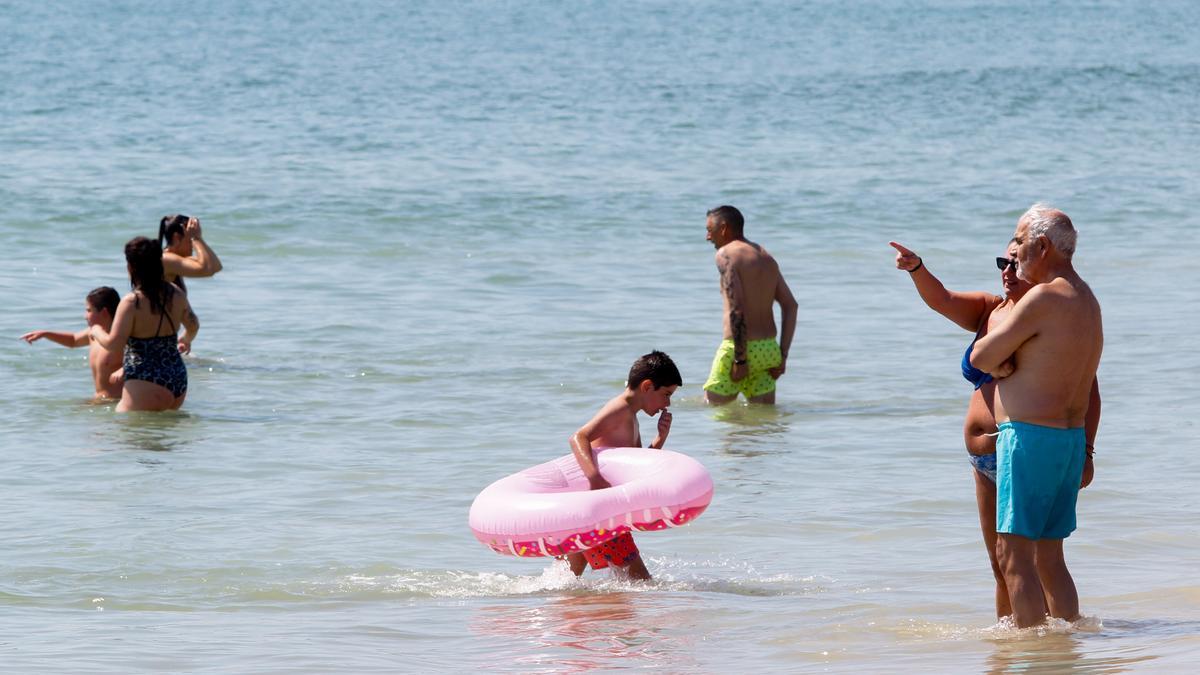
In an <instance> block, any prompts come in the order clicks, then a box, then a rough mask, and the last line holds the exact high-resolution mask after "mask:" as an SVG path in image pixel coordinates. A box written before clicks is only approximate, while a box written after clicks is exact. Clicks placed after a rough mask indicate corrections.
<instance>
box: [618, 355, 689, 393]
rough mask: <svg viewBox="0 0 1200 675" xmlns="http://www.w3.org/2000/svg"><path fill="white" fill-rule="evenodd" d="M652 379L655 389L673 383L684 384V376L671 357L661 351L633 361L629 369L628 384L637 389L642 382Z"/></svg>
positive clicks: (676, 384)
mask: <svg viewBox="0 0 1200 675" xmlns="http://www.w3.org/2000/svg"><path fill="white" fill-rule="evenodd" d="M646 380H650V381H651V382H652V383H653V384H654V388H655V389H661V388H663V387H669V386H671V385H675V386H677V387H678V386H682V385H683V378H682V377H680V375H679V369H678V368H676V367H675V362H674V361H672V360H671V357H669V356H667V355H666V354H664V353H662V352H660V351H653V352H650V353H649V354H646V355H645V356H643V357H641V358H640V359H638V360H637V361H634V362H633V367H632V368H630V369H629V379H628V381H627V384H626V386H628V387H629V388H630V389H637V388H638V385H640V384H641V383H642V382H644V381H646Z"/></svg>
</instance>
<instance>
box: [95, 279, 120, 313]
mask: <svg viewBox="0 0 1200 675" xmlns="http://www.w3.org/2000/svg"><path fill="white" fill-rule="evenodd" d="M87 301H88V304H89V305H91V306H92V307H95V308H96V309H107V310H108V315H109V316H116V315H117V305H119V304H120V303H121V296H120V295H118V294H117V289H115V288H113V287H112V286H101V287H100V288H96V289H93V290H92V292H91V293H88V294H87Z"/></svg>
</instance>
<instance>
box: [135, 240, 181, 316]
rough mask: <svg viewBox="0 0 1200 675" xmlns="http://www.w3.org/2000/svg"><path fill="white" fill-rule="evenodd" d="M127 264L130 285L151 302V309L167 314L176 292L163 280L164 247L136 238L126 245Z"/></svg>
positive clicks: (154, 242)
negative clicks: (168, 306)
mask: <svg viewBox="0 0 1200 675" xmlns="http://www.w3.org/2000/svg"><path fill="white" fill-rule="evenodd" d="M125 262H127V263H129V285H130V286H132V287H133V290H135V291H141V292H142V295H144V296H146V298H147V299H149V300H150V309H152V310H153V311H154V312H156V313H161V314H165V313H166V311H167V302H169V301H170V300H171V294H172V293H174V292H175V290H174V289H173V288H171V284H168V283H167V280H166V279H163V264H162V246H160V245H159V244H158V242H156V241H151V240H150V239H147V238H145V237H134V238H133V239H130V240H129V242H128V243H126V244H125ZM136 302H137V301H136V300H135V301H134V303H135V304H136Z"/></svg>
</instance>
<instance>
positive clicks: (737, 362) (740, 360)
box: [733, 359, 746, 366]
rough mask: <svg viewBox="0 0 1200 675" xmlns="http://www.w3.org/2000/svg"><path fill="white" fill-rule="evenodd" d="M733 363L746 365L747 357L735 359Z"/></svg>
mask: <svg viewBox="0 0 1200 675" xmlns="http://www.w3.org/2000/svg"><path fill="white" fill-rule="evenodd" d="M733 365H735V366H744V365H746V359H734V360H733Z"/></svg>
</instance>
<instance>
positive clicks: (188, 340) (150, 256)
mask: <svg viewBox="0 0 1200 675" xmlns="http://www.w3.org/2000/svg"><path fill="white" fill-rule="evenodd" d="M162 255H163V252H162V247H161V246H159V244H158V243H157V242H155V241H151V240H149V239H147V238H145V237H134V238H133V239H131V240H129V243H127V244H125V262H126V265H127V267H128V269H129V282H130V284H131V285H132V286H133V292H132V293H130V294H128V295H126V296H125V297H124V298H121V302H120V304H118V305H117V313H116V316H115V317H113V322H112V328H111V330H108V331H106V330H104V328H103V327H101V326H100V325H95V326H92V335H94V336H95V338H96V341H97V342H98V343H100V345H101V346H103V347H104V348H105V349H120V348H122V347H124V349H125V358H124V362H123V365H124V370H125V385H124V387H123V388H122V389H121V402H120V403H118V404H117V412H126V411H130V410H175V409H177V408H179V406H181V405H183V399H184V398H185V397H186V396H187V368H186V367H185V366H184V365H183V357H182V356H181V353H185V352H187V351H189V350H190V349H191V345H192V341H193V340H195V338H196V332H197V331H199V330H200V321H199V320H198V319H197V318H196V315H195V313H193V312H192V306H191V304H190V303H188V299H187V296H186V295H185V294H184V293H183V291H181V290H180V289H179V287H178V286H176V285H174V284H171V283H167V282H166V280H164V279H163V263H162ZM180 325H183V327H184V328H185V329H186V330H185V332H184V334H183V337H182V338H180V337H178V333H179V326H180Z"/></svg>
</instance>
